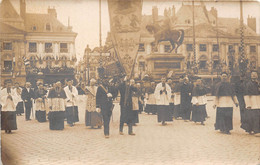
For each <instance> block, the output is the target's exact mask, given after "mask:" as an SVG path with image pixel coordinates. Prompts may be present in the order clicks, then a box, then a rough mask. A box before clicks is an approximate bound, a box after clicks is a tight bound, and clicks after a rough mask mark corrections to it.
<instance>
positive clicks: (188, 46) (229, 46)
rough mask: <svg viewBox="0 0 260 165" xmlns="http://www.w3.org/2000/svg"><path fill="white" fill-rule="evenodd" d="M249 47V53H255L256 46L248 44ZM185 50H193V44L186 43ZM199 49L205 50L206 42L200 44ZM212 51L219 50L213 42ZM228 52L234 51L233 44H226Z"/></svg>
mask: <svg viewBox="0 0 260 165" xmlns="http://www.w3.org/2000/svg"><path fill="white" fill-rule="evenodd" d="M249 49H250V53H256V46H250V47H249ZM186 50H187V51H193V44H186ZM199 50H200V51H201V52H205V51H207V45H206V44H200V45H199ZM212 51H213V52H217V51H219V45H218V44H213V46H212ZM240 51H241V47H239V52H240ZM228 52H235V49H234V45H228Z"/></svg>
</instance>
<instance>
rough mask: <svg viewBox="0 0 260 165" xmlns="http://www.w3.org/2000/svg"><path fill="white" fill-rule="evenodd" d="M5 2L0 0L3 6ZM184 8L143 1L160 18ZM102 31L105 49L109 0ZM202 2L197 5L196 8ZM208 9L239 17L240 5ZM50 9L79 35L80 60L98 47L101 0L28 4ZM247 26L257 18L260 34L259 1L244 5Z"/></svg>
mask: <svg viewBox="0 0 260 165" xmlns="http://www.w3.org/2000/svg"><path fill="white" fill-rule="evenodd" d="M1 1H2V0H0V2H1ZM10 1H11V3H12V4H13V5H14V7H15V9H16V11H17V12H18V13H19V12H20V7H19V0H10ZM182 3H183V4H186V5H188V4H190V5H191V4H192V2H191V0H185V1H184V0H143V8H142V12H143V14H146V15H151V14H152V7H153V6H157V7H158V10H159V15H163V12H164V9H165V8H169V7H172V6H173V5H174V6H175V10H176V12H177V11H178V9H179V8H180V7H181V5H182ZM101 4H102V5H101V25H102V26H101V29H102V45H104V43H105V40H106V37H107V32H108V31H110V23H109V14H108V6H107V0H101ZM199 4H200V2H198V1H195V5H199ZM204 4H205V5H206V7H207V9H208V10H210V8H211V7H215V8H216V9H217V10H218V14H219V17H230V18H239V17H240V4H239V2H238V1H237V0H229V1H224V0H204ZM48 7H51V8H53V7H55V9H56V11H57V16H58V20H59V21H60V22H62V23H63V24H64V25H68V18H70V26H72V27H73V29H72V30H73V31H74V32H76V33H78V36H77V38H76V41H75V43H76V54H77V57H79V58H81V57H82V56H83V54H84V49H85V48H86V45H89V46H90V48H91V49H93V48H95V47H97V46H99V0H26V11H27V13H43V14H44V13H47V10H48ZM243 12H244V13H243V14H244V22H245V23H246V19H247V17H248V15H250V16H253V17H256V20H257V33H258V34H260V0H255V1H250V0H244V2H243Z"/></svg>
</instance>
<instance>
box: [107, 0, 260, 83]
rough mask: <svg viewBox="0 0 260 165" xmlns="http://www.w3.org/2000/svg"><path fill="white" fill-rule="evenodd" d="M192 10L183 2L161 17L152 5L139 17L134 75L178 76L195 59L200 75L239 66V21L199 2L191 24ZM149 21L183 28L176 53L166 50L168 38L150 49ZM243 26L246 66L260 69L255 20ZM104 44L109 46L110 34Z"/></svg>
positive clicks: (214, 73) (184, 71) (168, 47)
mask: <svg viewBox="0 0 260 165" xmlns="http://www.w3.org/2000/svg"><path fill="white" fill-rule="evenodd" d="M192 10H193V6H192V5H184V4H183V5H182V6H181V8H180V9H179V10H178V11H177V12H176V11H175V7H174V6H172V8H169V9H165V11H164V16H160V15H158V8H157V7H153V9H152V15H143V16H142V25H141V39H140V44H139V51H138V57H137V63H136V66H137V67H135V77H141V78H142V77H143V76H144V75H145V74H149V75H152V77H153V78H155V79H157V80H158V79H160V77H161V76H162V75H166V74H167V73H169V72H170V71H172V73H174V75H176V76H177V77H178V75H180V74H183V73H186V72H187V70H189V69H191V67H192V64H193V63H194V62H196V63H197V70H198V71H197V74H198V75H200V76H202V77H216V76H217V75H218V74H219V73H220V72H221V70H222V69H228V68H230V67H231V66H232V67H234V68H235V67H236V66H238V61H239V57H240V50H241V49H240V42H241V36H240V20H239V19H237V18H221V17H218V14H217V10H216V9H215V8H211V9H210V10H207V9H206V7H205V5H204V4H200V5H195V6H194V18H195V19H194V20H195V21H194V25H195V26H194V27H193V12H192ZM149 24H157V25H159V26H161V27H162V29H163V28H164V27H165V26H170V28H171V29H172V30H178V29H183V30H184V41H183V44H182V45H181V46H180V47H179V48H178V51H177V53H174V51H173V52H169V51H170V50H171V44H170V42H168V41H163V42H160V43H159V44H158V46H157V50H153V47H152V45H151V43H152V42H153V41H154V36H153V34H150V33H149V32H148V31H147V30H146V26H147V25H149ZM243 28H244V43H245V46H244V50H245V56H246V58H247V59H248V67H249V68H250V69H258V70H259V69H260V61H259V59H260V35H259V34H257V33H256V19H255V18H252V17H250V16H248V19H247V25H246V24H243ZM194 35H195V37H194ZM194 38H195V39H194ZM194 41H195V42H194ZM194 43H195V48H194V46H193V45H194ZM106 45H110V46H111V45H112V42H111V39H110V35H108V38H107V43H106ZM108 47H109V46H108ZM111 47H113V45H112V46H111ZM108 51H109V52H110V53H111V54H113V53H115V52H114V49H113V48H111V49H110V50H108ZM194 52H195V53H194Z"/></svg>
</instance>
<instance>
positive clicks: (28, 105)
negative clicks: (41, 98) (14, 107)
mask: <svg viewBox="0 0 260 165" xmlns="http://www.w3.org/2000/svg"><path fill="white" fill-rule="evenodd" d="M21 97H22V100H23V101H24V104H25V120H26V121H28V120H31V119H30V115H31V109H32V99H33V98H34V91H33V90H32V88H31V83H30V82H26V83H25V88H24V89H23V90H22V94H21Z"/></svg>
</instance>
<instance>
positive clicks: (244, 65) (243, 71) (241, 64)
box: [239, 0, 247, 77]
mask: <svg viewBox="0 0 260 165" xmlns="http://www.w3.org/2000/svg"><path fill="white" fill-rule="evenodd" d="M239 52H240V57H239V70H240V73H241V76H242V77H244V76H245V74H246V71H247V59H246V57H245V51H244V19H243V2H242V0H240V51H239Z"/></svg>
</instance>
